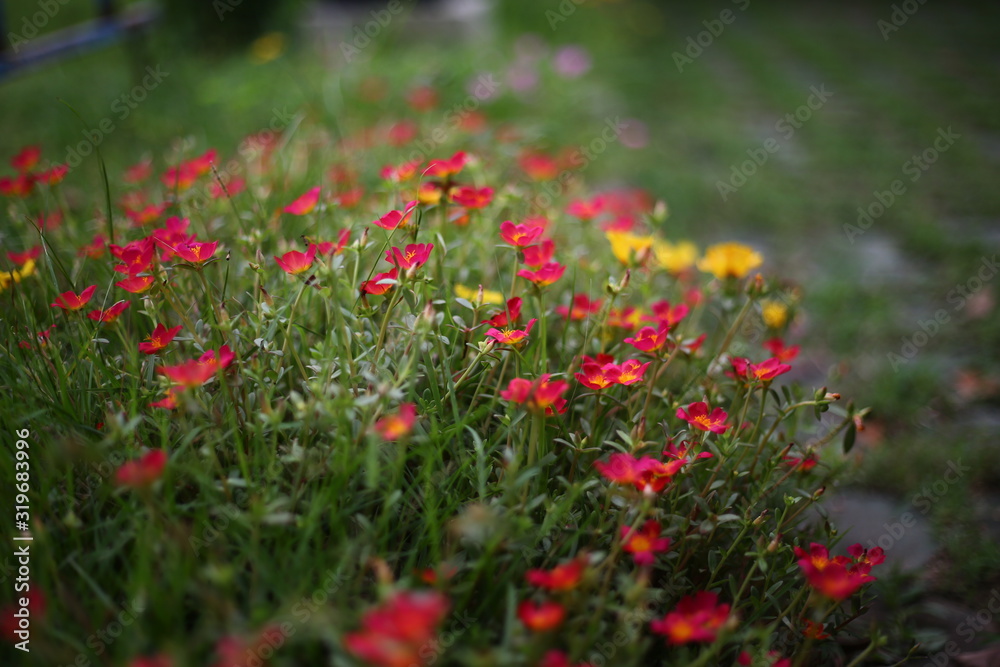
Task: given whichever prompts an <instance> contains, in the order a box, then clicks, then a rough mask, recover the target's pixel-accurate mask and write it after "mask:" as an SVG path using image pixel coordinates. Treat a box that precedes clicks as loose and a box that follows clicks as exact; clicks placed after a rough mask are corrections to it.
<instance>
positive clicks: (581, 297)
mask: <svg viewBox="0 0 1000 667" xmlns="http://www.w3.org/2000/svg"><path fill="white" fill-rule="evenodd" d="M600 310H601V299H594V300H593V301H591V300H590V297H589V296H587V295H586V294H577V295H576V296H574V297H573V307H572V308H570V307H568V306H556V312H557V313H559V314H560V315H562V316H563V317H568V318H569V319H571V320H585V319H587V318H588V317H590V316H591V315H593V314H594V313H596V312H599V311H600Z"/></svg>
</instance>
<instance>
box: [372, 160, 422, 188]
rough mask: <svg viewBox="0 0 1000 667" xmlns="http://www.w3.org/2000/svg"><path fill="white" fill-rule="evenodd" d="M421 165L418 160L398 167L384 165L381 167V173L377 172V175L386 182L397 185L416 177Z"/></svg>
mask: <svg viewBox="0 0 1000 667" xmlns="http://www.w3.org/2000/svg"><path fill="white" fill-rule="evenodd" d="M421 164H422V163H421V161H420V160H413V161H411V162H404V163H403V164H401V165H399V166H398V167H393V166H391V165H386V166H385V167H382V171H381V172H379V175H380V176H381V177H382V178H384V179H386V180H388V181H395V182H397V183H400V182H402V181H408V180H410V179H411V178H413V177H414V176H416V175H417V172H418V171H419V170H420V165H421Z"/></svg>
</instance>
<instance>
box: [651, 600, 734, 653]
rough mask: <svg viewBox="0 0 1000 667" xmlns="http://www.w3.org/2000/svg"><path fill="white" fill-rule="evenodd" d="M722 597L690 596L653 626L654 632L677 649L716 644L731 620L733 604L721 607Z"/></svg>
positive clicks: (653, 623) (655, 621)
mask: <svg viewBox="0 0 1000 667" xmlns="http://www.w3.org/2000/svg"><path fill="white" fill-rule="evenodd" d="M718 601H719V596H718V595H716V594H715V593H710V592H708V591H701V592H700V593H696V594H695V595H689V596H687V597H685V598H683V599H681V601H680V602H678V603H677V606H676V607H674V610H673V611H672V612H670V613H669V614H667V615H666V616H665V617H664V618H661V619H656V620H654V621H653V622H652V623H650V629H652V631H653V632H655V633H657V634H661V635H666V636H667V643H669V644H671V645H673V646H679V645H681V644H687V643H689V642H706V643H707V642H713V641H715V637H716V635H717V634H718V632H719V630H720V629H721V628H722V626H723V625H724V624H725V622H726V621H727V620H728V619H729V607H730V606H729V605H728V604H718Z"/></svg>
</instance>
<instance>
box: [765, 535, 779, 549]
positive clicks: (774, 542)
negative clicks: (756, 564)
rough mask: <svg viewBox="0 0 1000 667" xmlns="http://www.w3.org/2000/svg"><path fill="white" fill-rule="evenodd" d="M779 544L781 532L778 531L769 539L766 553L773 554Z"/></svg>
mask: <svg viewBox="0 0 1000 667" xmlns="http://www.w3.org/2000/svg"><path fill="white" fill-rule="evenodd" d="M780 546H781V533H778V534H777V535H775V536H774V539H773V540H771V542H770V544H768V545H767V553H769V554H773V553H774V552H775V551H777V550H778V547H780Z"/></svg>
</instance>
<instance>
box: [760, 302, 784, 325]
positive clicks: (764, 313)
mask: <svg viewBox="0 0 1000 667" xmlns="http://www.w3.org/2000/svg"><path fill="white" fill-rule="evenodd" d="M760 308H761V317H762V318H763V320H764V324H766V325H767V326H769V327H771V328H772V329H780V328H781V327H783V326H785V322H787V321H788V307H787V306H785V304H783V303H780V302H778V301H761V303H760Z"/></svg>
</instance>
